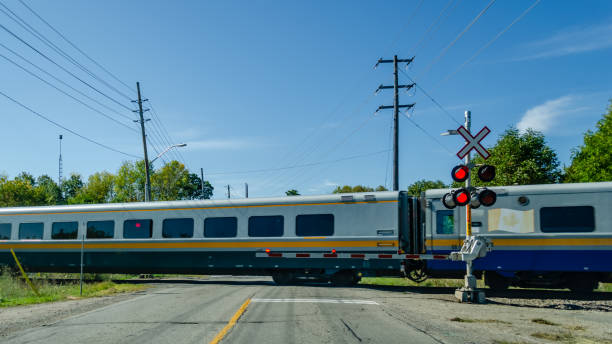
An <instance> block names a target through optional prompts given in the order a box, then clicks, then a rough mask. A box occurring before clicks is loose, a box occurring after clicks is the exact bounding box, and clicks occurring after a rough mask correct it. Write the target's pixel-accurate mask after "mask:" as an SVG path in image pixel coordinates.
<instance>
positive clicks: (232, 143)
mask: <svg viewBox="0 0 612 344" xmlns="http://www.w3.org/2000/svg"><path fill="white" fill-rule="evenodd" d="M258 145H259V144H258V143H256V142H252V141H249V140H246V139H211V140H200V141H189V142H187V148H189V149H192V150H213V149H215V150H236V149H244V148H252V147H254V146H258Z"/></svg>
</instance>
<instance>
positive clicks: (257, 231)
mask: <svg viewBox="0 0 612 344" xmlns="http://www.w3.org/2000/svg"><path fill="white" fill-rule="evenodd" d="M283 232H284V219H283V217H282V216H251V217H249V236H250V237H275V236H283Z"/></svg>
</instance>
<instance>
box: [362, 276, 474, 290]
mask: <svg viewBox="0 0 612 344" xmlns="http://www.w3.org/2000/svg"><path fill="white" fill-rule="evenodd" d="M359 283H361V284H371V285H388V286H402V287H446V288H460V287H463V280H462V279H447V278H436V279H428V280H426V281H424V282H421V283H416V282H413V281H411V280H409V279H407V278H402V277H364V278H362V279H361V282H359ZM478 287H479V288H484V283H483V282H482V281H480V280H479V281H478Z"/></svg>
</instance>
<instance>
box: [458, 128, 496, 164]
mask: <svg viewBox="0 0 612 344" xmlns="http://www.w3.org/2000/svg"><path fill="white" fill-rule="evenodd" d="M457 132H458V133H459V134H461V136H463V138H464V139H465V141H467V143H466V144H465V146H463V148H461V150H460V151H459V152H458V153H457V156H458V157H459V159H463V158H464V157H465V156H466V155H467V154H468V153H469V152H470V151H471V150H472V149H475V150H476V152H478V154H480V156H482V157H483V158H484V159H485V160H486V159H488V158H489V157H490V156H491V153H489V151H488V150H487V149H486V148H484V146H483V145H481V144H480V141H482V139H484V138H485V136H487V135H488V134H489V133H490V132H491V130H489V128H487V126H485V127H484V128H482V130H480V132H478V134H476V136H472V134H470V132H469V131H468V130H467V129H465V128H464V127H462V126H461V127H459V128H458V129H457Z"/></svg>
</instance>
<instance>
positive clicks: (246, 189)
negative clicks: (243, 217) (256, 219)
mask: <svg viewBox="0 0 612 344" xmlns="http://www.w3.org/2000/svg"><path fill="white" fill-rule="evenodd" d="M244 198H249V184H248V183H244Z"/></svg>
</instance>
